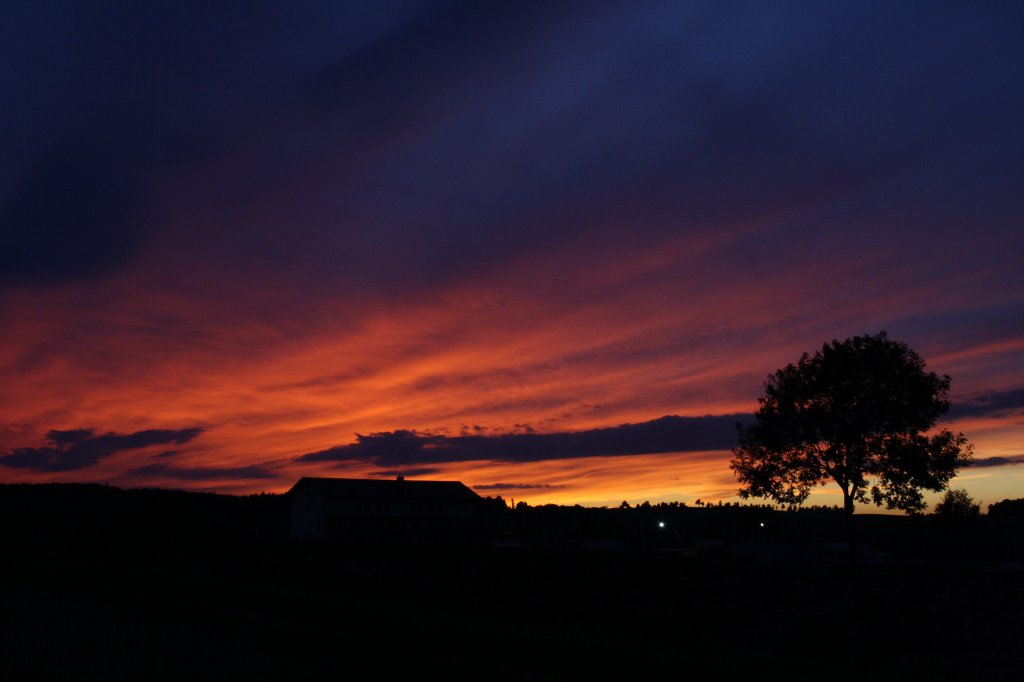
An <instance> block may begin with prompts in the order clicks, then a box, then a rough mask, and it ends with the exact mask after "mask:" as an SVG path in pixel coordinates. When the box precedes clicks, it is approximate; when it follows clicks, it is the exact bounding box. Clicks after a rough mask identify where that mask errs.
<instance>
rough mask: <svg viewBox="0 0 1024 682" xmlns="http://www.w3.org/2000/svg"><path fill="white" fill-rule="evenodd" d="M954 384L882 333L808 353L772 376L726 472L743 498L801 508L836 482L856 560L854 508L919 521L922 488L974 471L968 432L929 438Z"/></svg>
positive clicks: (940, 485) (741, 432)
mask: <svg viewBox="0 0 1024 682" xmlns="http://www.w3.org/2000/svg"><path fill="white" fill-rule="evenodd" d="M949 384H950V378H949V377H948V376H939V375H937V374H935V373H934V372H927V371H925V363H924V361H923V360H922V359H921V357H920V356H919V355H918V354H917V353H916V352H914V351H913V350H911V349H910V348H909V347H908V346H907V345H906V344H904V343H899V342H897V341H893V340H890V339H889V338H888V337H887V336H886V334H885V332H881V333H880V334H878V335H874V336H872V335H866V336H855V337H853V338H850V339H847V340H845V341H832V342H831V343H828V344H825V345H824V346H823V347H822V349H821V350H820V351H818V352H816V353H815V354H814V355H808V354H807V353H804V355H803V356H802V357H801V358H800V360H799V362H798V363H797V364H795V365H794V364H790V365H787V366H786V367H784V368H783V369H780V370H778V371H777V372H775V373H774V374H772V375H770V376H769V377H768V380H767V381H766V382H765V386H764V396H763V397H761V398H760V400H759V403H760V407H759V408H758V410H757V413H756V414H755V422H754V423H753V424H752V425H750V426H748V427H746V428H744V427H742V426H739V427H738V428H739V435H740V442H739V446H738V447H737V448H736V449H735V450H733V453H734V454H735V458H734V459H733V460H732V461H731V463H730V466H731V467H732V469H733V471H735V472H736V475H737V477H738V478H739V481H740V483H741V484H742V488H741V489H740V496H741V497H743V498H749V497H751V496H754V497H767V498H771V499H773V500H775V501H776V502H779V503H781V504H787V505H794V504H801V503H802V502H803V501H804V500H806V499H807V496H808V495H809V494H810V492H811V490H812V489H813V488H814V487H815V486H818V485H827V484H828V483H829V482H830V481H835V482H836V483H838V484H839V487H840V489H841V490H842V491H843V508H844V509H845V510H846V516H847V519H848V521H847V529H848V531H849V532H850V544H851V552H852V549H853V546H852V545H853V539H852V524H851V522H850V520H849V519H850V518H851V515H852V514H853V507H854V502H855V501H856V502H868V501H871V502H874V503H875V504H876V505H879V506H881V505H883V504H884V505H885V506H886V507H888V508H889V509H902V510H904V511H908V512H911V513H916V512H919V511H921V510H923V509H924V508H925V506H926V505H925V503H924V500H923V495H922V493H921V490H922V489H925V490H935V491H939V490H943V489H944V488H945V487H946V484H947V483H948V482H949V480H950V479H951V478H953V476H954V475H955V474H956V470H957V468H958V467H962V466H968V465H970V464H971V462H972V459H971V445H970V444H969V443H968V442H967V439H966V438H965V437H964V435H963V434H960V433H956V434H954V433H952V432H950V431H947V430H943V431H939V432H936V433H933V434H932V435H925V432H927V431H929V430H930V429H931V428H932V427H933V426H934V425H935V422H936V421H937V420H938V419H939V417H941V416H942V415H944V414H945V413H946V411H947V410H948V409H949V399H948V397H947V396H948V393H949Z"/></svg>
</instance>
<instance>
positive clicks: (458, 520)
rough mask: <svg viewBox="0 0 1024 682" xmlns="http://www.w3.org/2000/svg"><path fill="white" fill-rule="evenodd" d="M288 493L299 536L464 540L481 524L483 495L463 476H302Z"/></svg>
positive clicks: (371, 540) (375, 541) (295, 532)
mask: <svg viewBox="0 0 1024 682" xmlns="http://www.w3.org/2000/svg"><path fill="white" fill-rule="evenodd" d="M288 496H289V497H290V498H291V537H292V538H293V539H297V540H343V541H353V542H360V543H371V544H386V543H393V542H424V543H434V542H450V541H455V542H461V541H466V540H470V539H472V537H473V536H474V535H475V534H476V532H477V531H478V526H479V524H478V517H479V511H480V510H479V503H480V501H481V498H480V496H479V495H477V494H476V493H474V492H473V491H472V490H470V489H469V488H467V487H466V486H465V485H463V484H462V483H460V482H458V481H407V480H405V479H404V478H403V477H402V476H399V477H398V478H395V479H355V478H301V479H299V481H298V482H297V483H296V484H295V485H294V486H292V489H291V490H290V491H288Z"/></svg>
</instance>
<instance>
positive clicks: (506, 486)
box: [472, 483, 565, 490]
mask: <svg viewBox="0 0 1024 682" xmlns="http://www.w3.org/2000/svg"><path fill="white" fill-rule="evenodd" d="M564 487H565V486H561V485H551V484H550V483H481V484H479V485H474V486H472V488H473V489H474V490H540V489H547V488H564Z"/></svg>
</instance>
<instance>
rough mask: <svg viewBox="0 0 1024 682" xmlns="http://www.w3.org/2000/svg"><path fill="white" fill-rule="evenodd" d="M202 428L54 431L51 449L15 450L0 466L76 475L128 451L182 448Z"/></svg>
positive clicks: (1, 457)
mask: <svg viewBox="0 0 1024 682" xmlns="http://www.w3.org/2000/svg"><path fill="white" fill-rule="evenodd" d="M202 432H203V429H201V428H198V427H196V428H188V429H177V430H170V429H147V430H145V431H137V432H135V433H130V434H116V433H105V434H101V435H98V436H97V435H95V431H94V430H93V429H73V430H67V431H58V430H52V431H50V432H48V433H47V434H46V439H47V441H49V442H50V444H51V445H50V446H44V447H40V448H15V449H13V450H11V451H10V452H9V453H8V454H6V455H2V456H0V465H3V466H7V467H11V468H13V469H32V470H35V471H47V472H56V471H73V470H76V469H84V468H86V467H90V466H92V465H94V464H96V463H97V462H99V461H100V460H101V459H104V458H107V457H110V456H111V455H113V454H115V453H118V452H122V451H124V450H138V449H141V448H146V447H149V446H151V445H166V444H169V443H173V444H175V445H181V444H183V443H187V442H189V441H190V440H193V439H194V438H196V437H197V436H198V435H199V434H201V433H202Z"/></svg>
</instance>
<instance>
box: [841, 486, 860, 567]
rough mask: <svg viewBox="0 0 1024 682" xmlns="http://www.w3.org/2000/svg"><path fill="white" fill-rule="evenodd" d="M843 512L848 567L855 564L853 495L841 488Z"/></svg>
mask: <svg viewBox="0 0 1024 682" xmlns="http://www.w3.org/2000/svg"><path fill="white" fill-rule="evenodd" d="M843 511H844V516H845V517H846V551H847V553H848V554H849V560H850V565H853V564H855V563H857V539H856V537H855V536H854V532H853V493H852V492H849V491H847V489H846V488H845V487H844V488H843Z"/></svg>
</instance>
